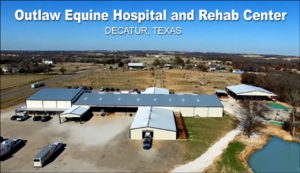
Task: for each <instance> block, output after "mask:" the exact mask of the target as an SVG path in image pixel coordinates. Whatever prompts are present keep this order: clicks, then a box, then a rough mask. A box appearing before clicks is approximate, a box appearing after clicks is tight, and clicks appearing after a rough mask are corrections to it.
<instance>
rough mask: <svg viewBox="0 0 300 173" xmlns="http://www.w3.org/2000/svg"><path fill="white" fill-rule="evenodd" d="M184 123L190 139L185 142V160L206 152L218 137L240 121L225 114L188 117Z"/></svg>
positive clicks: (233, 127)
mask: <svg viewBox="0 0 300 173" xmlns="http://www.w3.org/2000/svg"><path fill="white" fill-rule="evenodd" d="M184 123H185V125H186V128H187V131H188V140H187V142H183V144H184V155H183V162H184V163H186V162H188V161H191V160H194V159H195V158H197V157H199V156H200V155H201V154H202V153H204V152H205V151H206V150H207V149H208V148H209V147H210V146H211V145H212V144H214V143H215V142H216V141H218V139H220V138H221V137H223V136H225V135H226V134H227V133H228V132H229V131H231V130H232V129H235V128H236V126H237V124H238V121H237V120H236V119H235V118H233V117H232V116H230V115H227V114H225V115H224V117H223V118H210V117H209V118H208V117H207V118H187V117H184Z"/></svg>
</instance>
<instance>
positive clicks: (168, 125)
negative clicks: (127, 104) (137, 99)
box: [130, 107, 176, 131]
mask: <svg viewBox="0 0 300 173" xmlns="http://www.w3.org/2000/svg"><path fill="white" fill-rule="evenodd" d="M146 127H151V128H158V129H164V130H169V131H176V123H175V118H174V114H173V111H171V110H167V109H161V108H154V107H152V108H151V107H139V108H138V111H137V113H136V116H135V118H134V120H133V122H132V124H131V127H130V129H137V128H146Z"/></svg>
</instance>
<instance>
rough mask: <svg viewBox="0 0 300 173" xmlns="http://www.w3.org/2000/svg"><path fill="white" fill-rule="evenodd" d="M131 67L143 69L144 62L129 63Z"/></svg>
mask: <svg viewBox="0 0 300 173" xmlns="http://www.w3.org/2000/svg"><path fill="white" fill-rule="evenodd" d="M128 68H129V69H142V68H144V63H128Z"/></svg>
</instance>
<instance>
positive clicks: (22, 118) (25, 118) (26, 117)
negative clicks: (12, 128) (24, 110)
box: [16, 114, 29, 121]
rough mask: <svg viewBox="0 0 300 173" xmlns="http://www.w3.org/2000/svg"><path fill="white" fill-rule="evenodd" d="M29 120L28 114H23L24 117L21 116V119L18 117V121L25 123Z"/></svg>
mask: <svg viewBox="0 0 300 173" xmlns="http://www.w3.org/2000/svg"><path fill="white" fill-rule="evenodd" d="M28 118H29V116H28V114H23V115H20V116H19V117H17V119H16V120H17V121H25V120H27V119H28Z"/></svg>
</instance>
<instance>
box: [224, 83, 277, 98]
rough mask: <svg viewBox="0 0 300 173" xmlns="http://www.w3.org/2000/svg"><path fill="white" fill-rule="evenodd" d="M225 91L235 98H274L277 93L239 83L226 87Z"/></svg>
mask: <svg viewBox="0 0 300 173" xmlns="http://www.w3.org/2000/svg"><path fill="white" fill-rule="evenodd" d="M226 89H227V92H228V93H229V94H230V95H231V96H232V97H233V98H235V99H236V100H274V99H276V97H277V95H276V94H274V93H273V92H271V91H268V90H266V89H264V88H261V87H256V86H252V85H246V84H240V85H232V86H228V87H226Z"/></svg>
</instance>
